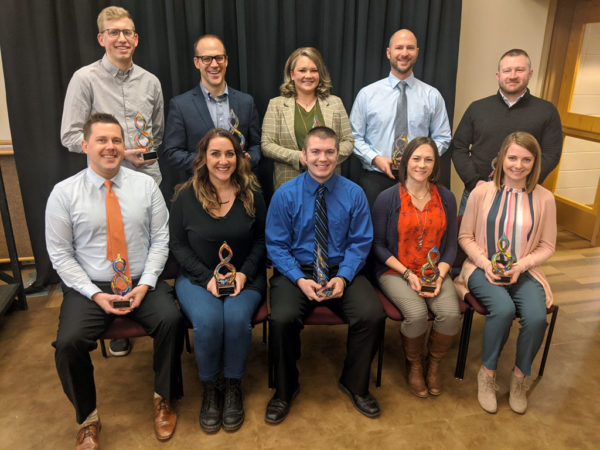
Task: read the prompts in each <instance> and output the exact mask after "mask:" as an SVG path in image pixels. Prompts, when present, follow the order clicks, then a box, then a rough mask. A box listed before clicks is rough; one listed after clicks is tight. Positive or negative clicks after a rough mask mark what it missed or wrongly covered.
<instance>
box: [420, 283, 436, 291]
mask: <svg viewBox="0 0 600 450" xmlns="http://www.w3.org/2000/svg"><path fill="white" fill-rule="evenodd" d="M421 292H435V286H430V285H428V284H423V285H422V286H421Z"/></svg>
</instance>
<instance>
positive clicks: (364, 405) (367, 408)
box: [338, 381, 381, 419]
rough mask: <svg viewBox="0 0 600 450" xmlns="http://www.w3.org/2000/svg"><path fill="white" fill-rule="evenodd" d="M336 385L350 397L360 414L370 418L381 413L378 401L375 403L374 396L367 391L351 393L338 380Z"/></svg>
mask: <svg viewBox="0 0 600 450" xmlns="http://www.w3.org/2000/svg"><path fill="white" fill-rule="evenodd" d="M338 386H339V387H340V389H341V390H342V392H343V393H344V394H346V395H347V396H348V397H350V400H352V404H353V405H354V407H355V408H356V409H357V410H358V411H359V412H360V413H361V414H364V415H365V416H367V417H369V418H371V419H373V418H375V417H377V416H379V415H380V414H381V409H380V408H379V403H377V400H376V399H375V397H373V396H372V395H371V394H370V393H368V392H367V394H366V395H357V394H353V393H352V392H350V390H349V389H348V388H347V387H346V386H344V385H343V384H342V382H341V381H339V382H338Z"/></svg>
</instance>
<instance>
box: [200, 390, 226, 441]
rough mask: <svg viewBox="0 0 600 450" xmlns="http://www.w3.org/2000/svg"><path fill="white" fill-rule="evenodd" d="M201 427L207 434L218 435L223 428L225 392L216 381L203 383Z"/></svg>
mask: <svg viewBox="0 0 600 450" xmlns="http://www.w3.org/2000/svg"><path fill="white" fill-rule="evenodd" d="M202 385H203V386H204V392H203V393H202V408H201V409H200V427H201V428H202V429H203V430H204V431H206V432H207V433H216V432H217V431H219V429H220V428H221V417H222V416H223V392H222V391H221V390H220V389H219V387H218V385H217V382H216V381H203V382H202Z"/></svg>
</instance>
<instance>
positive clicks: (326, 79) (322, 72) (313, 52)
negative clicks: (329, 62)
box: [279, 47, 331, 99]
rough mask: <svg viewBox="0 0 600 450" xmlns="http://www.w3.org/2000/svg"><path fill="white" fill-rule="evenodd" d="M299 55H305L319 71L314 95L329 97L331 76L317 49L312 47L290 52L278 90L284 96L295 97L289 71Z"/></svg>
mask: <svg viewBox="0 0 600 450" xmlns="http://www.w3.org/2000/svg"><path fill="white" fill-rule="evenodd" d="M301 56H306V57H307V58H309V59H310V60H311V61H312V62H314V63H315V66H317V70H318V72H319V84H318V86H317V89H316V92H315V93H316V95H317V97H319V98H320V99H325V98H327V97H329V91H331V77H330V76H329V72H328V71H327V67H326V66H325V63H324V62H323V57H322V56H321V53H319V50H317V49H316V48H314V47H300V48H297V49H296V50H294V51H293V52H292V54H291V55H290V56H289V57H288V59H287V61H286V62H285V66H284V67H283V83H282V84H281V86H279V92H281V95H283V96H284V97H296V87H295V86H294V82H293V81H292V78H291V76H290V73H291V72H292V71H293V70H294V69H295V67H296V62H297V61H298V58H300V57H301Z"/></svg>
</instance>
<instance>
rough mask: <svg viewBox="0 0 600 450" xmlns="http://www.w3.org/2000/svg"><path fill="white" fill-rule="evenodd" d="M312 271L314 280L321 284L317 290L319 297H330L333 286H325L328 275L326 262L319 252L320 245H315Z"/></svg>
mask: <svg viewBox="0 0 600 450" xmlns="http://www.w3.org/2000/svg"><path fill="white" fill-rule="evenodd" d="M314 273H315V274H316V276H315V278H316V280H315V281H316V282H317V283H319V284H320V285H321V289H320V290H319V291H318V292H317V296H319V297H331V294H332V293H333V288H325V286H326V285H327V283H328V282H329V277H328V275H327V264H326V263H325V260H324V259H323V255H322V254H321V247H320V246H319V245H317V257H316V259H315V263H314Z"/></svg>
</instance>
